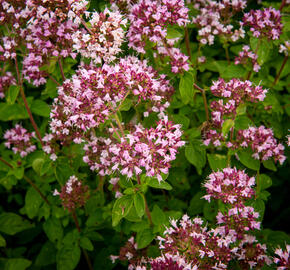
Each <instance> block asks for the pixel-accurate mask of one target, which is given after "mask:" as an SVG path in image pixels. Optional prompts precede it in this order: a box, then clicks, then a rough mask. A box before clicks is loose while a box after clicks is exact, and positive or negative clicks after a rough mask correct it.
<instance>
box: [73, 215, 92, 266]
mask: <svg viewBox="0 0 290 270" xmlns="http://www.w3.org/2000/svg"><path fill="white" fill-rule="evenodd" d="M71 214H72V217H73V220H74V222H75V225H76V228H77V230H78V232H79V233H80V232H81V228H80V224H79V222H78V218H77V215H76V211H75V210H72V212H71ZM81 249H82V252H83V253H84V256H85V259H86V261H87V264H88V267H89V269H90V270H93V266H92V263H91V261H90V258H89V255H88V253H87V251H86V250H85V249H83V248H81Z"/></svg>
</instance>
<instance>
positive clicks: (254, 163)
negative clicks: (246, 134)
mask: <svg viewBox="0 0 290 270" xmlns="http://www.w3.org/2000/svg"><path fill="white" fill-rule="evenodd" d="M252 154H253V153H252V151H251V150H249V149H247V150H243V151H239V152H238V156H239V158H240V161H241V163H242V164H243V165H245V166H246V167H247V168H249V169H252V170H255V171H258V170H259V169H260V161H259V160H257V159H254V158H253V157H252Z"/></svg>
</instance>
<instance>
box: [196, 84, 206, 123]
mask: <svg viewBox="0 0 290 270" xmlns="http://www.w3.org/2000/svg"><path fill="white" fill-rule="evenodd" d="M193 86H194V87H195V88H196V89H198V90H199V91H200V92H201V94H202V98H203V104H204V108H205V115H206V121H207V122H208V121H209V111H208V105H207V100H206V95H205V91H204V89H202V88H200V87H199V86H198V85H197V84H195V83H193Z"/></svg>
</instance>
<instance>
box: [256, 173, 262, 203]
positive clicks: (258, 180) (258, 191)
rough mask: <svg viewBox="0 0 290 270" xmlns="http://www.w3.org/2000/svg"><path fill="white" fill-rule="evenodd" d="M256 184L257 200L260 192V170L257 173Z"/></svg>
mask: <svg viewBox="0 0 290 270" xmlns="http://www.w3.org/2000/svg"><path fill="white" fill-rule="evenodd" d="M256 183H257V193H256V198H257V197H258V196H259V195H260V191H261V183H260V169H259V170H258V171H257V177H256Z"/></svg>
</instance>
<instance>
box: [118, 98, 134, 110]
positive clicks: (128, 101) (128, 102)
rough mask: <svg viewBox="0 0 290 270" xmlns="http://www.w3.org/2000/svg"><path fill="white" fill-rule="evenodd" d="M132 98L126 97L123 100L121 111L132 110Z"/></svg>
mask: <svg viewBox="0 0 290 270" xmlns="http://www.w3.org/2000/svg"><path fill="white" fill-rule="evenodd" d="M132 104H133V103H132V100H131V99H128V98H127V99H125V100H124V101H123V102H122V104H121V106H120V111H126V112H127V111H129V110H130V108H131V107H132Z"/></svg>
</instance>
